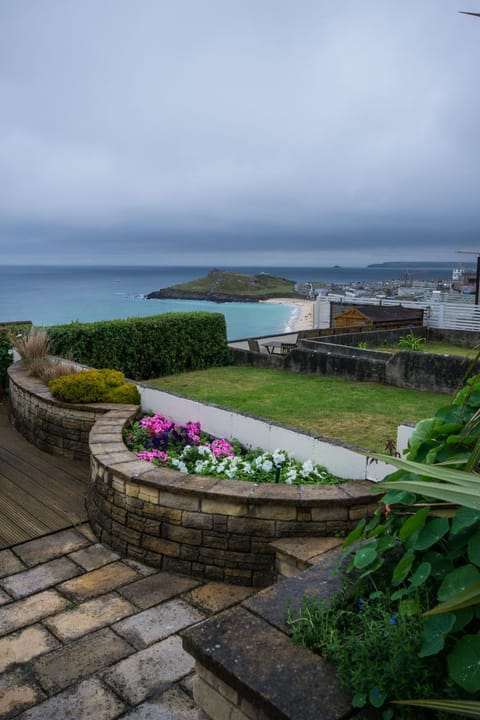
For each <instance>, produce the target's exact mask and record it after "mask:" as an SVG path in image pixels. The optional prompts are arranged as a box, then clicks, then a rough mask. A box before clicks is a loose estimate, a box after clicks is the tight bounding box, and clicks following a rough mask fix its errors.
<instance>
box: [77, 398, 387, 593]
mask: <svg viewBox="0 0 480 720" xmlns="http://www.w3.org/2000/svg"><path fill="white" fill-rule="evenodd" d="M131 417H133V413H132V411H131V410H130V411H128V410H127V411H126V410H123V411H122V410H117V411H113V412H110V413H108V414H107V415H104V416H103V417H102V418H100V419H99V420H98V421H97V422H96V424H95V426H94V428H93V429H92V431H91V433H90V451H91V487H90V491H89V496H88V499H87V510H88V514H89V518H90V521H91V523H92V527H93V530H94V532H95V534H96V535H97V537H98V538H99V539H100V540H101V542H104V543H106V544H107V545H110V546H111V547H113V548H115V549H116V550H118V551H120V552H121V553H122V554H123V555H127V556H129V557H132V558H135V559H137V560H140V561H143V562H145V563H147V564H149V565H153V566H154V567H160V568H162V569H164V570H172V571H176V572H182V573H187V574H189V575H194V576H197V577H203V578H208V579H211V580H221V581H224V582H230V583H236V584H241V585H253V586H257V587H264V586H267V585H270V584H271V583H272V582H274V580H275V553H274V550H273V548H272V547H271V545H270V543H271V542H272V540H274V539H275V538H281V537H295V536H296V537H298V536H304V535H309V536H312V535H316V536H324V535H332V534H334V533H335V532H343V531H347V530H349V529H351V528H352V527H353V526H355V525H356V523H357V521H358V520H359V519H360V518H362V517H369V516H371V515H372V514H373V512H374V510H375V508H376V503H375V501H374V496H372V494H371V493H370V489H371V487H372V483H370V482H368V481H356V482H355V481H354V482H348V483H344V484H340V485H316V486H312V485H296V486H289V485H270V484H256V483H251V482H242V481H236V480H219V479H217V478H211V477H200V476H192V475H188V474H184V473H179V472H176V471H174V470H169V469H163V468H153V467H152V465H151V464H150V463H147V462H144V461H141V460H137V459H136V458H135V455H134V454H133V453H132V452H130V451H129V450H128V449H127V448H126V446H125V445H124V443H123V438H122V429H123V427H124V426H125V424H126V423H127V422H128V420H129V419H130V418H131Z"/></svg>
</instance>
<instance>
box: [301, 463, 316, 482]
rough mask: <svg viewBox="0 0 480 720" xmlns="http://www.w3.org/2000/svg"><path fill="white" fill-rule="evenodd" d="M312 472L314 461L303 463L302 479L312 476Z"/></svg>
mask: <svg viewBox="0 0 480 720" xmlns="http://www.w3.org/2000/svg"><path fill="white" fill-rule="evenodd" d="M312 470H313V463H312V461H311V460H306V461H305V462H304V463H303V465H302V469H301V471H300V472H301V474H302V477H303V478H307V477H308V476H309V475H310V474H311V472H312Z"/></svg>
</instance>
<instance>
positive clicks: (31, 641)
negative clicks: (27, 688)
mask: <svg viewBox="0 0 480 720" xmlns="http://www.w3.org/2000/svg"><path fill="white" fill-rule="evenodd" d="M57 646H58V641H57V640H56V639H55V638H54V637H53V635H50V633H49V632H47V630H45V628H43V627H41V626H37V625H33V626H31V627H27V628H25V629H24V630H19V631H18V632H16V633H12V634H11V635H6V636H5V637H3V638H0V674H1V673H3V672H5V670H8V668H9V667H12V666H13V665H17V664H18V663H26V662H30V660H32V659H33V658H35V657H37V655H43V653H48V652H50V650H53V649H54V648H56V647H57Z"/></svg>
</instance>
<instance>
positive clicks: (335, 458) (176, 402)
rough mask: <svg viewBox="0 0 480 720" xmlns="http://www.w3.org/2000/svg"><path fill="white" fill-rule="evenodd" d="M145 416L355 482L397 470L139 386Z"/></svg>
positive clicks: (295, 432)
mask: <svg viewBox="0 0 480 720" xmlns="http://www.w3.org/2000/svg"><path fill="white" fill-rule="evenodd" d="M137 387H138V390H139V392H140V396H141V402H142V410H143V412H155V413H162V414H163V415H166V416H167V417H168V418H171V419H172V420H174V421H175V422H178V423H180V424H182V425H183V424H185V423H186V422H188V421H189V420H191V421H194V422H196V421H198V422H200V424H201V426H202V429H203V430H205V432H207V433H210V434H211V435H214V436H215V437H224V438H226V439H227V440H228V439H230V440H231V439H234V438H235V439H237V440H239V441H240V442H241V443H242V444H243V445H246V446H247V447H251V448H262V450H266V451H273V450H276V449H277V448H280V449H282V450H287V451H289V452H291V453H293V455H294V456H295V458H296V459H297V460H301V461H302V462H303V461H305V460H309V459H310V460H312V461H313V462H315V463H319V464H321V465H325V466H326V467H327V468H328V470H329V471H330V472H332V473H333V474H334V475H338V476H339V477H342V478H347V479H353V480H364V479H367V480H373V481H375V482H377V481H378V480H381V479H382V478H383V477H384V476H385V475H386V474H387V473H390V472H393V471H394V470H395V468H394V467H393V466H391V465H386V464H384V463H370V464H368V465H367V457H366V456H365V455H362V454H361V453H360V452H356V451H355V450H351V449H350V448H348V447H344V446H342V445H339V444H335V443H330V442H328V441H327V440H322V439H317V438H315V437H312V436H311V435H308V434H306V433H302V432H301V431H298V430H290V429H288V428H285V427H283V426H281V425H276V424H275V423H269V422H267V421H265V420H260V419H259V418H255V417H250V416H249V415H244V414H242V413H236V412H233V411H232V410H226V409H224V408H219V407H216V406H214V405H208V404H205V403H202V402H199V401H198V400H191V399H190V398H184V397H181V396H178V395H174V394H172V393H168V392H165V391H164V390H158V389H156V388H152V387H148V386H145V385H140V384H138V385H137Z"/></svg>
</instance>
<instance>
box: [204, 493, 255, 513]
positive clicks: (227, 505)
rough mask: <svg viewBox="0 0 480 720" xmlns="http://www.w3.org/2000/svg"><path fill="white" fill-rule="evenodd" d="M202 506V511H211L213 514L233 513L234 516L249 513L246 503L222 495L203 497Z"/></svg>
mask: <svg viewBox="0 0 480 720" xmlns="http://www.w3.org/2000/svg"><path fill="white" fill-rule="evenodd" d="M201 508H202V512H204V513H211V514H212V515H213V514H215V515H229V516H230V515H231V516H233V517H245V516H246V515H248V507H247V504H246V503H240V502H234V501H232V500H226V499H225V498H223V497H222V496H219V497H210V496H209V497H205V498H203V499H202V503H201Z"/></svg>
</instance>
